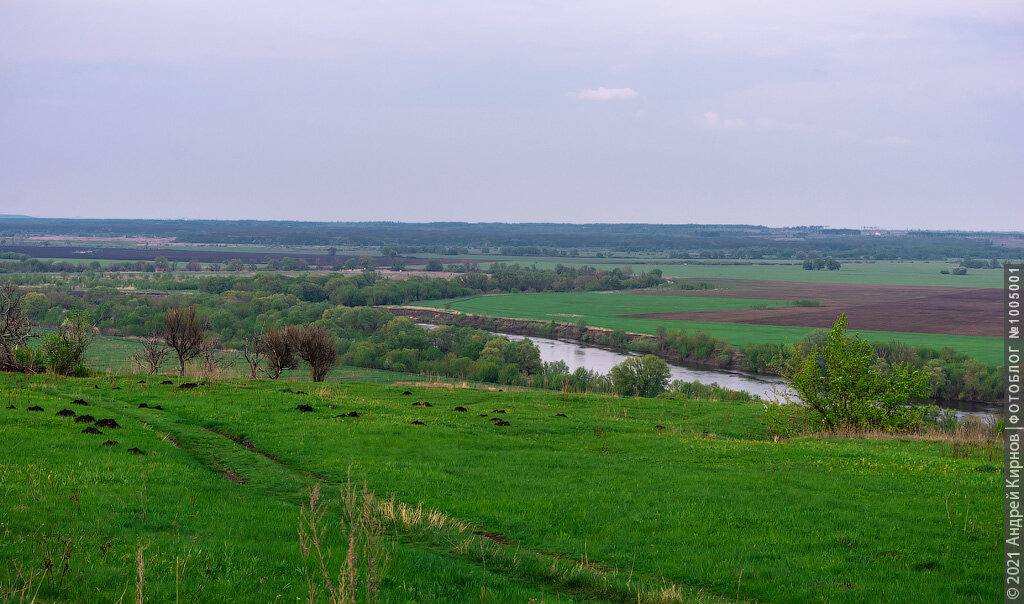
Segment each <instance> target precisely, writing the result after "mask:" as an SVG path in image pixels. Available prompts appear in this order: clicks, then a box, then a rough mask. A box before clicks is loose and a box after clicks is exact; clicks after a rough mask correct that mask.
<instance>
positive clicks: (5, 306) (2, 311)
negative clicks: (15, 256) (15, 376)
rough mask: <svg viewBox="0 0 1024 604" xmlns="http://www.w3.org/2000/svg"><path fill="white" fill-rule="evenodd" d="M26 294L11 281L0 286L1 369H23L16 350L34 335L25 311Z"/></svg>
mask: <svg viewBox="0 0 1024 604" xmlns="http://www.w3.org/2000/svg"><path fill="white" fill-rule="evenodd" d="M24 300H25V296H24V295H23V294H22V293H21V290H20V289H19V288H18V286H17V285H15V284H13V283H11V282H10V281H8V282H6V283H4V284H3V285H2V286H0V370H2V371H22V370H23V369H24V367H23V364H22V363H21V362H20V361H19V360H18V358H17V356H16V354H15V352H16V351H17V350H18V348H19V347H22V346H25V345H26V341H27V340H28V338H29V337H30V336H31V335H32V323H31V322H30V321H29V319H28V315H27V314H26V312H25V304H24Z"/></svg>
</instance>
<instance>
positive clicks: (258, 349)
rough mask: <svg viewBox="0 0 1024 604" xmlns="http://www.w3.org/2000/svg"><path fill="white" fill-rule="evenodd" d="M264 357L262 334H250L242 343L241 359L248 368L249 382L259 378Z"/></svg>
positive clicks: (265, 353)
mask: <svg viewBox="0 0 1024 604" xmlns="http://www.w3.org/2000/svg"><path fill="white" fill-rule="evenodd" d="M266 356H267V351H266V348H265V347H264V345H263V336H262V334H259V333H257V332H255V331H254V332H251V333H250V334H249V335H248V336H246V338H245V340H243V341H242V358H243V359H245V363H246V364H247V365H248V366H249V379H250V380H255V379H256V378H258V377H259V375H260V369H261V368H262V367H263V359H264V358H266ZM279 375H280V374H279Z"/></svg>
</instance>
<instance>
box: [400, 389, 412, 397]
mask: <svg viewBox="0 0 1024 604" xmlns="http://www.w3.org/2000/svg"><path fill="white" fill-rule="evenodd" d="M402 396H412V393H411V392H409V391H408V390H406V391H405V392H403V393H402Z"/></svg>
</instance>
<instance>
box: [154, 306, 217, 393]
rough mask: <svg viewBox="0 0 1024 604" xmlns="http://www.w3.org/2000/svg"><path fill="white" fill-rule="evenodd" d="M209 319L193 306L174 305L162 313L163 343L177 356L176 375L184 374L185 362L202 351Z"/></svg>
mask: <svg viewBox="0 0 1024 604" xmlns="http://www.w3.org/2000/svg"><path fill="white" fill-rule="evenodd" d="M209 323H210V321H209V319H207V318H206V317H203V316H201V315H199V314H197V313H196V307H195V306H188V307H186V308H180V307H175V308H171V309H168V310H167V313H166V314H165V315H164V330H163V339H164V343H165V344H167V346H168V347H169V348H170V349H171V350H173V351H174V354H176V355H177V356H178V375H179V376H184V375H185V363H187V362H189V361H191V360H192V359H194V358H196V357H197V356H199V355H200V354H202V353H203V348H204V346H203V345H204V343H205V342H206V330H207V329H208V328H209Z"/></svg>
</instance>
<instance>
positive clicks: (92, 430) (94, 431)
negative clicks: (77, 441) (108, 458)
mask: <svg viewBox="0 0 1024 604" xmlns="http://www.w3.org/2000/svg"><path fill="white" fill-rule="evenodd" d="M82 434H103V433H102V432H100V431H99V430H97V429H96V427H95V426H89V427H88V428H86V429H85V430H82Z"/></svg>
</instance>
